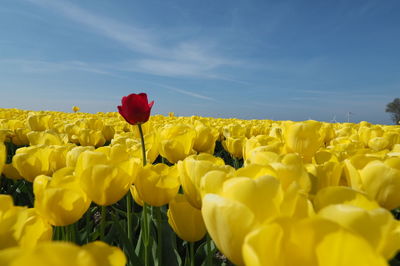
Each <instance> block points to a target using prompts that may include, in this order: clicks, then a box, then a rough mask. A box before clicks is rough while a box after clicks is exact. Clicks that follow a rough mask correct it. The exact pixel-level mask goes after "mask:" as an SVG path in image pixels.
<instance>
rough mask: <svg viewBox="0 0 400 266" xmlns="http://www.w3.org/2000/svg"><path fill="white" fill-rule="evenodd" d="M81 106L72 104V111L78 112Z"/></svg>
mask: <svg viewBox="0 0 400 266" xmlns="http://www.w3.org/2000/svg"><path fill="white" fill-rule="evenodd" d="M80 109H81V108H79V107H78V106H72V111H74V113H76V112H78V111H79V110H80Z"/></svg>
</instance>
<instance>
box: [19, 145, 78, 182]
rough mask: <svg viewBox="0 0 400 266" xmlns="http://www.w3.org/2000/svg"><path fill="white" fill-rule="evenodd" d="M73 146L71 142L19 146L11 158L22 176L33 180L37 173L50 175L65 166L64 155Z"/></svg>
mask: <svg viewBox="0 0 400 266" xmlns="http://www.w3.org/2000/svg"><path fill="white" fill-rule="evenodd" d="M73 147H74V145H73V144H68V145H64V146H59V145H50V146H45V145H36V146H30V147H23V148H19V149H18V150H17V152H16V154H15V155H14V157H13V159H12V164H13V167H14V168H15V169H17V171H18V173H19V174H20V175H21V176H22V177H23V178H25V179H26V180H28V181H30V182H33V180H34V179H35V177H36V176H38V175H51V174H52V173H53V172H55V171H57V170H58V169H61V168H63V167H65V166H66V155H67V153H68V151H69V150H70V149H72V148H73Z"/></svg>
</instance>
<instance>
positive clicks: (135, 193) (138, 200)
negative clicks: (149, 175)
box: [129, 185, 144, 207]
mask: <svg viewBox="0 0 400 266" xmlns="http://www.w3.org/2000/svg"><path fill="white" fill-rule="evenodd" d="M129 190H130V192H131V196H132V198H133V199H134V201H135V202H136V203H137V204H139V205H140V206H142V207H143V206H144V202H143V200H142V199H141V198H140V196H139V193H138V191H137V189H136V187H135V186H134V185H132V186H131V187H130V188H129Z"/></svg>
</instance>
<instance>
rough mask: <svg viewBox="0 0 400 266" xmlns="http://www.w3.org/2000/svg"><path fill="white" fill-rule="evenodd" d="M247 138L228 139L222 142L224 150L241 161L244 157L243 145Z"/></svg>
mask: <svg viewBox="0 0 400 266" xmlns="http://www.w3.org/2000/svg"><path fill="white" fill-rule="evenodd" d="M245 140H246V137H244V136H243V137H226V138H225V140H224V141H223V142H222V146H223V147H224V149H225V150H226V151H227V152H229V153H230V154H231V155H232V156H233V157H235V158H238V159H241V158H242V157H243V144H244V142H245Z"/></svg>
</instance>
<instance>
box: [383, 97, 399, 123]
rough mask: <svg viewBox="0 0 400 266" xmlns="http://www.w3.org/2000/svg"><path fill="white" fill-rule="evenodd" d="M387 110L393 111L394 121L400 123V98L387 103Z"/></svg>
mask: <svg viewBox="0 0 400 266" xmlns="http://www.w3.org/2000/svg"><path fill="white" fill-rule="evenodd" d="M386 112H388V113H392V120H393V122H394V123H395V124H396V125H398V124H399V122H400V98H396V99H394V100H393V102H390V103H388V104H387V105H386Z"/></svg>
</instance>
